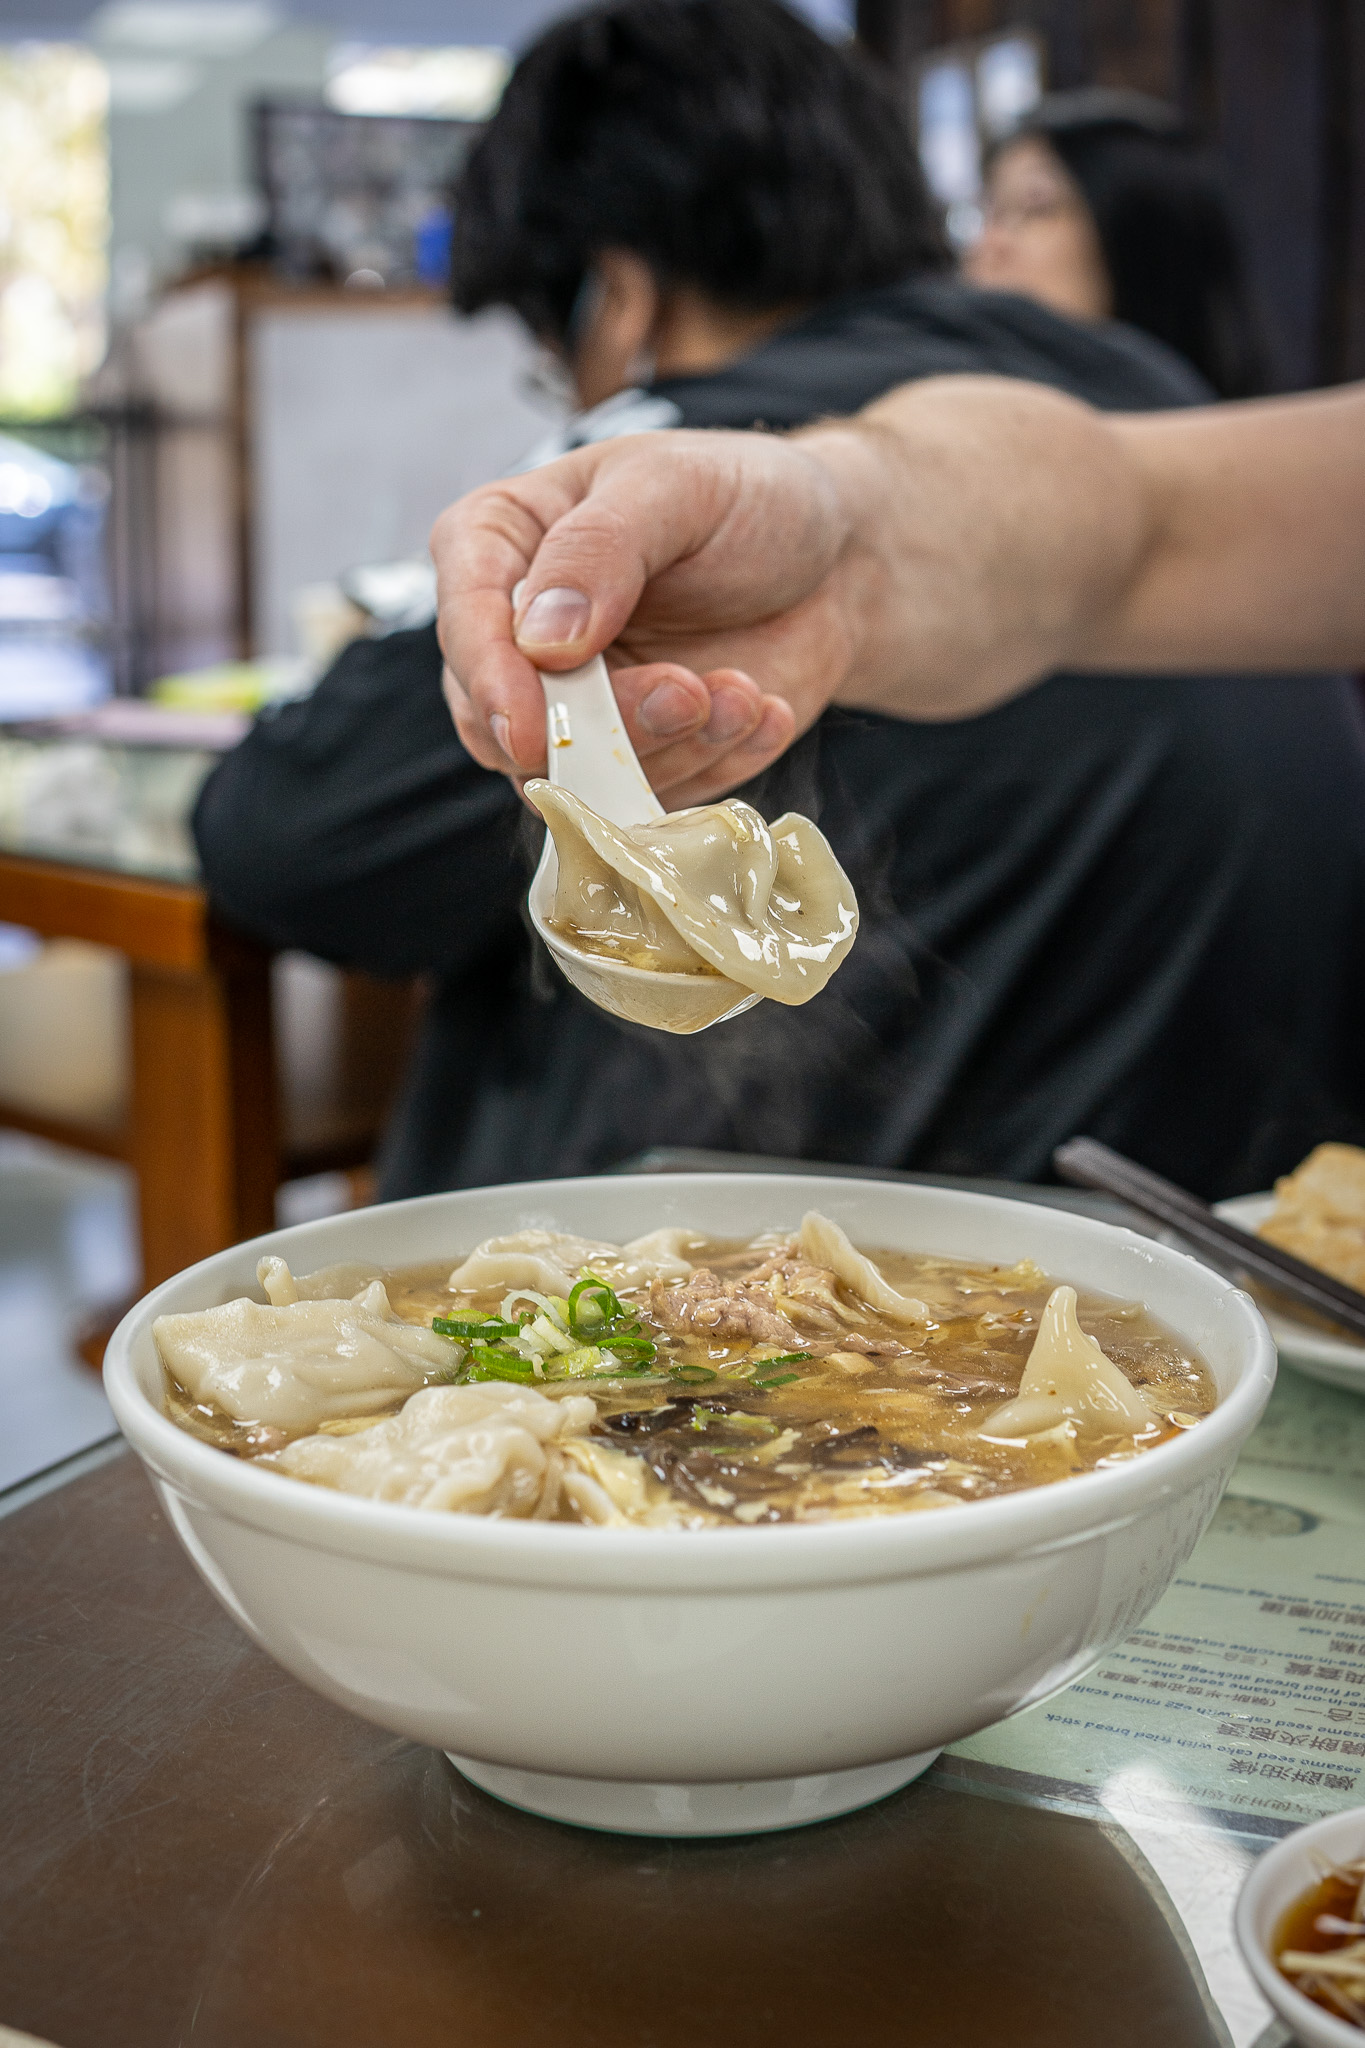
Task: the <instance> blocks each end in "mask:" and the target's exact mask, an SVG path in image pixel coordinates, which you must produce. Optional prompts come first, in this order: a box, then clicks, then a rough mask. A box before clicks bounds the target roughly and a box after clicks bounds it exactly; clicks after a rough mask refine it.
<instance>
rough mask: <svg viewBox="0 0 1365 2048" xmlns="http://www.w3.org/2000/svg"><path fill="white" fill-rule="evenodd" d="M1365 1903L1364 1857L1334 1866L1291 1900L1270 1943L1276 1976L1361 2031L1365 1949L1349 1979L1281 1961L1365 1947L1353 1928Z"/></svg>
mask: <svg viewBox="0 0 1365 2048" xmlns="http://www.w3.org/2000/svg"><path fill="white" fill-rule="evenodd" d="M1362 1903H1365V1861H1362V1862H1359V1863H1354V1864H1347V1865H1345V1866H1344V1867H1343V1868H1341V1869H1338V1870H1333V1871H1330V1872H1329V1873H1328V1875H1327V1876H1326V1877H1324V1878H1323V1879H1322V1881H1321V1882H1320V1883H1319V1884H1315V1885H1314V1886H1313V1888H1312V1890H1311V1891H1307V1892H1305V1893H1304V1894H1303V1896H1302V1897H1301V1898H1298V1899H1296V1900H1295V1901H1294V1903H1293V1905H1292V1906H1290V1908H1289V1910H1288V1911H1287V1912H1286V1913H1285V1914H1284V1916H1283V1917H1282V1919H1281V1920H1280V1922H1279V1924H1278V1925H1277V1927H1276V1929H1275V1933H1274V1936H1273V1937H1272V1939H1271V1943H1270V1952H1271V1955H1272V1956H1273V1957H1274V1958H1275V1963H1276V1967H1277V1968H1278V1970H1279V1972H1280V1975H1281V1976H1282V1977H1284V1978H1285V1979H1286V1980H1287V1982H1289V1983H1290V1984H1292V1985H1293V1986H1294V1989H1295V1990H1296V1991H1297V1992H1299V1993H1300V1994H1301V1995H1302V1996H1303V1997H1304V1998H1311V1999H1312V2001H1313V2003H1314V2005H1320V2006H1321V2007H1322V2009H1323V2011H1324V2012H1330V2013H1331V2014H1332V2016H1333V2018H1334V2019H1339V2020H1345V2021H1346V2023H1347V2024H1348V2025H1349V2026H1354V2027H1359V2028H1360V2029H1361V2030H1362V2032H1365V1952H1363V1953H1362V1955H1361V1959H1360V1969H1359V1973H1358V1974H1357V1975H1355V1976H1353V1977H1348V1978H1344V1979H1343V1978H1341V1977H1335V1976H1333V1977H1328V1976H1321V1977H1315V1976H1314V1975H1313V1974H1312V1972H1311V1970H1304V1969H1292V1970H1288V1969H1286V1968H1285V1967H1284V1964H1283V1961H1282V1960H1281V1959H1282V1958H1283V1957H1284V1956H1286V1955H1292V1956H1312V1955H1320V1956H1341V1957H1343V1959H1344V1958H1345V1955H1346V1952H1347V1951H1349V1950H1353V1949H1354V1948H1356V1947H1362V1946H1365V1934H1359V1933H1354V1932H1352V1931H1351V1930H1352V1929H1353V1928H1358V1927H1361V1926H1362V1924H1365V1923H1363V1920H1362V1915H1361V1913H1360V1911H1359V1907H1360V1905H1361V1904H1362Z"/></svg>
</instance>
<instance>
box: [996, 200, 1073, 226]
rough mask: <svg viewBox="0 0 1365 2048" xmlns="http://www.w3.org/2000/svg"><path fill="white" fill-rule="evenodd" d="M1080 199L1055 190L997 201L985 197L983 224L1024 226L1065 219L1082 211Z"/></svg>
mask: <svg viewBox="0 0 1365 2048" xmlns="http://www.w3.org/2000/svg"><path fill="white" fill-rule="evenodd" d="M1082 210H1083V209H1082V205H1081V202H1080V200H1078V199H1072V198H1071V197H1070V195H1069V194H1068V193H1065V192H1055V193H1051V194H1049V195H1048V196H1047V197H1044V196H1043V195H1042V194H1041V193H1040V194H1039V195H1038V197H1037V198H1036V199H1015V200H1010V201H998V200H992V199H987V200H986V202H985V205H984V207H983V214H984V219H985V224H986V226H987V227H992V228H1026V227H1030V226H1031V225H1032V224H1033V223H1034V222H1035V221H1044V220H1066V219H1067V218H1069V217H1070V218H1074V217H1075V216H1076V215H1077V214H1078V213H1080V212H1081V211H1082Z"/></svg>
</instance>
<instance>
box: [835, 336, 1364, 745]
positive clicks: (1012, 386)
mask: <svg viewBox="0 0 1365 2048" xmlns="http://www.w3.org/2000/svg"><path fill="white" fill-rule="evenodd" d="M798 438H800V439H801V440H802V441H803V442H804V445H805V446H806V448H807V449H808V451H809V452H811V453H813V454H815V455H817V456H818V458H819V459H820V461H821V462H822V464H823V465H824V467H825V468H826V469H827V470H828V471H829V472H830V474H831V475H832V476H833V477H834V479H835V481H836V484H837V486H838V489H839V492H840V497H841V500H842V502H843V504H844V506H845V508H846V524H847V530H848V539H847V541H846V543H845V546H844V549H843V553H842V555H841V559H840V562H839V566H838V570H837V577H836V580H837V582H838V584H839V586H840V590H841V597H842V603H843V610H844V616H845V619H846V623H847V630H848V633H849V636H850V645H851V646H852V648H853V650H854V652H853V655H852V658H851V661H850V664H849V674H848V676H847V679H846V680H845V682H844V684H843V685H842V687H841V688H840V691H839V693H838V694H839V697H840V700H841V701H843V702H846V703H854V704H863V705H867V706H869V707H873V708H877V709H881V710H885V711H891V712H899V713H900V714H901V715H902V716H909V717H924V718H941V717H959V716H962V715H964V714H970V713H971V712H973V711H977V710H982V709H984V708H986V707H987V706H988V705H990V704H993V703H996V702H998V701H999V700H1000V699H1002V698H1004V697H1007V696H1009V695H1010V694H1011V693H1012V692H1013V691H1015V690H1017V689H1019V688H1021V687H1023V686H1024V685H1025V684H1027V683H1029V682H1031V681H1033V680H1034V679H1035V678H1037V677H1039V676H1042V675H1044V674H1046V673H1047V672H1048V671H1049V670H1051V669H1055V668H1059V667H1072V668H1090V669H1112V670H1133V669H1141V670H1161V669H1167V670H1173V671H1180V670H1190V669H1195V670H1198V669H1204V670H1213V669H1263V670H1269V671H1276V670H1284V669H1294V668H1301V669H1321V668H1332V667H1343V666H1359V665H1361V664H1362V663H1365V576H1362V575H1361V573H1360V569H1361V553H1362V548H1363V547H1365V389H1360V388H1356V389H1352V390H1350V391H1346V392H1339V393H1330V394H1322V395H1318V394H1315V395H1313V396H1310V397H1306V398H1296V399H1284V400H1274V401H1258V402H1256V403H1253V404H1246V405H1231V406H1218V407H1200V408H1198V409H1196V410H1192V411H1190V412H1186V413H1165V414H1157V415H1150V414H1149V415H1143V416H1114V415H1101V414H1099V413H1096V412H1093V411H1091V410H1090V409H1089V408H1088V407H1085V406H1082V405H1080V404H1077V403H1075V402H1074V401H1072V400H1069V399H1065V398H1061V397H1059V396H1058V395H1057V394H1055V393H1053V392H1049V391H1044V390H1041V389H1040V388H1038V387H1036V386H1032V385H1026V384H1016V383H1006V382H1003V381H1001V380H996V379H983V378H975V377H974V378H951V379H948V378H945V379H936V380H933V381H930V382H926V383H923V384H918V385H911V386H908V387H905V388H903V389H902V390H899V391H896V392H893V393H891V394H890V396H889V397H887V398H885V399H883V400H881V401H879V402H878V403H877V404H875V405H873V406H871V407H869V408H868V409H867V410H866V411H865V412H864V413H863V414H861V415H860V416H859V418H858V419H857V420H856V421H853V422H849V423H846V424H839V425H831V426H826V427H820V428H816V429H812V430H810V431H809V432H808V433H807V434H805V435H803V436H800V437H798Z"/></svg>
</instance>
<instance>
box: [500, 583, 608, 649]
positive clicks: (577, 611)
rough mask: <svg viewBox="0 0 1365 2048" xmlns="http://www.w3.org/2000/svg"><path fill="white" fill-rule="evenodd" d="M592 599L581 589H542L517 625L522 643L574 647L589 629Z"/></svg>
mask: <svg viewBox="0 0 1365 2048" xmlns="http://www.w3.org/2000/svg"><path fill="white" fill-rule="evenodd" d="M591 616H592V601H591V599H590V598H586V597H584V595H583V593H582V591H581V590H542V591H541V593H540V595H539V597H533V598H532V599H531V602H530V604H529V605H528V606H527V609H526V614H525V617H524V618H523V619H522V622H521V624H520V625H519V626H518V627H517V644H518V646H521V647H571V646H572V645H573V643H574V641H575V640H581V639H582V637H583V635H584V634H585V633H586V632H587V630H588V620H589V619H590V618H591Z"/></svg>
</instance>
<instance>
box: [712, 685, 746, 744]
mask: <svg viewBox="0 0 1365 2048" xmlns="http://www.w3.org/2000/svg"><path fill="white" fill-rule="evenodd" d="M757 723H758V717H757V715H756V714H755V711H754V707H753V705H752V704H751V703H750V701H749V699H748V698H747V697H742V696H741V695H740V693H739V691H738V690H720V691H718V692H717V693H716V695H715V697H713V699H712V700H711V716H710V718H709V719H708V720H707V724H706V737H707V739H708V740H718V741H725V740H737V739H738V738H739V736H740V734H741V733H745V732H750V731H751V730H752V729H753V727H754V726H755V725H757Z"/></svg>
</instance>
